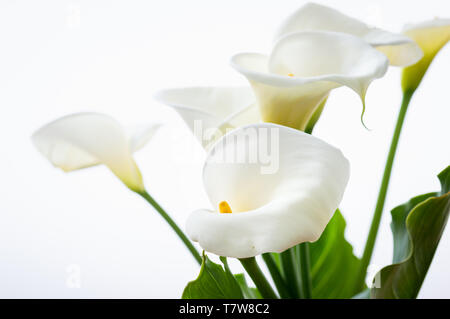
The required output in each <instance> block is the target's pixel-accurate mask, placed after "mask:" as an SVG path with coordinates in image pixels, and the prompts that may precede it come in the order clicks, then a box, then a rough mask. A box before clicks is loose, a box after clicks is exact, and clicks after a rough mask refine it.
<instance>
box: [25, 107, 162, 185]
mask: <svg viewBox="0 0 450 319" xmlns="http://www.w3.org/2000/svg"><path fill="white" fill-rule="evenodd" d="M158 127H159V125H151V126H148V127H141V128H138V129H135V130H133V132H132V133H131V134H127V132H126V130H125V128H124V127H122V126H121V125H120V124H119V123H118V122H117V121H115V120H114V119H113V118H111V117H109V116H107V115H104V114H97V113H77V114H72V115H68V116H65V117H62V118H60V119H57V120H55V121H53V122H51V123H49V124H47V125H45V126H44V127H42V128H41V129H39V130H38V131H36V132H35V133H34V134H33V136H32V140H33V143H34V145H35V146H36V148H37V149H38V150H39V152H40V153H42V155H44V156H45V157H46V158H47V159H48V160H49V161H50V162H51V163H52V164H53V165H54V166H56V167H59V168H61V169H62V170H63V171H65V172H70V171H73V170H77V169H81V168H85V167H90V166H94V165H98V164H104V165H106V166H107V167H108V168H109V169H111V171H112V172H113V173H114V174H115V175H116V176H117V177H118V178H119V179H120V180H121V181H122V182H123V183H124V184H125V185H126V186H127V187H129V188H130V189H131V190H133V191H136V192H141V191H143V190H144V183H143V180H142V176H141V172H140V171H139V168H138V167H137V165H136V163H135V161H134V159H133V157H132V153H133V152H135V151H137V150H138V149H140V148H142V147H143V146H144V145H145V144H146V142H147V141H148V140H149V139H150V138H151V137H152V136H153V134H154V132H155V131H156V129H157V128H158Z"/></svg>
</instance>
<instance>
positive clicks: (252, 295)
mask: <svg viewBox="0 0 450 319" xmlns="http://www.w3.org/2000/svg"><path fill="white" fill-rule="evenodd" d="M234 277H235V278H236V281H237V282H238V284H239V286H240V287H241V290H242V292H243V294H244V297H245V299H262V296H261V294H260V293H259V291H258V289H257V288H254V287H250V286H249V285H248V284H247V280H246V279H245V275H244V274H236V275H234Z"/></svg>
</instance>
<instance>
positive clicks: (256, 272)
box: [239, 257, 278, 299]
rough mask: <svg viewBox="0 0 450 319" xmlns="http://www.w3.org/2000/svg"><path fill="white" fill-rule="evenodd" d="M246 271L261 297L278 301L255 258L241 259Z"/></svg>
mask: <svg viewBox="0 0 450 319" xmlns="http://www.w3.org/2000/svg"><path fill="white" fill-rule="evenodd" d="M239 261H240V262H241V264H242V266H244V269H245V270H246V271H247V273H248V274H249V276H250V278H252V280H253V282H254V283H255V285H256V287H257V288H258V290H259V292H260V293H261V296H263V298H265V299H278V296H277V294H276V293H275V291H274V290H273V288H272V286H271V285H270V284H269V282H268V281H267V279H266V277H265V276H264V274H263V273H262V271H261V269H260V268H259V266H258V264H257V263H256V259H255V257H250V258H242V259H239Z"/></svg>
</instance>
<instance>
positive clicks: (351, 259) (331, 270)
mask: <svg viewBox="0 0 450 319" xmlns="http://www.w3.org/2000/svg"><path fill="white" fill-rule="evenodd" d="M345 225H346V224H345V219H344V217H343V216H342V214H341V213H340V211H339V210H336V213H335V214H334V216H333V218H332V219H331V221H330V222H329V223H328V225H327V227H326V228H325V231H324V232H323V233H322V236H321V237H320V238H319V240H318V241H316V242H314V243H311V244H310V258H311V276H312V288H313V289H312V296H313V298H339V299H341V298H342V299H343V298H351V297H352V296H354V295H355V294H356V293H359V292H360V291H355V287H356V286H357V283H356V280H357V279H356V277H357V276H356V274H357V271H358V269H359V268H360V263H361V261H360V259H358V258H357V257H356V256H355V255H354V254H353V247H352V245H350V244H349V243H348V242H347V241H346V240H345V237H344V232H345Z"/></svg>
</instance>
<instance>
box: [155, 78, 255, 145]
mask: <svg viewBox="0 0 450 319" xmlns="http://www.w3.org/2000/svg"><path fill="white" fill-rule="evenodd" d="M155 98H156V100H158V101H159V102H161V103H163V104H166V105H168V106H170V107H172V108H173V109H174V110H175V111H176V112H177V113H178V114H179V115H180V117H181V118H182V119H183V120H184V122H185V123H186V125H187V126H188V128H189V129H190V130H191V132H192V133H194V134H195V136H196V138H197V139H198V140H199V142H200V143H201V144H202V146H203V147H204V148H205V149H209V147H210V146H211V145H212V144H213V143H214V142H215V141H216V140H217V139H218V138H219V137H221V136H223V135H224V134H225V133H226V130H227V129H231V128H235V127H239V126H243V125H247V124H252V123H257V122H259V121H260V115H259V113H258V108H257V107H256V105H255V97H254V94H253V92H252V89H251V88H250V87H238V86H236V87H187V88H174V89H165V90H161V91H158V92H157V93H156V94H155ZM196 124H198V125H201V127H197V128H196ZM198 129H200V131H199V132H196V130H198ZM208 130H209V131H210V132H211V133H213V134H209V135H208V136H207V134H204V135H203V133H205V132H207V131H208ZM199 133H200V135H199ZM214 133H216V134H214Z"/></svg>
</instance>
